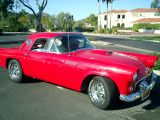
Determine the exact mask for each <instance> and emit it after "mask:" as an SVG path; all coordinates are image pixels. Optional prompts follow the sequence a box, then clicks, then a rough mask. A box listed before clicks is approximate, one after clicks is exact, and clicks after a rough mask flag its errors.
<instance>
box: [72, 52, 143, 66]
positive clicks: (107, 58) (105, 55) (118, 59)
mask: <svg viewBox="0 0 160 120" xmlns="http://www.w3.org/2000/svg"><path fill="white" fill-rule="evenodd" d="M75 55H76V56H77V57H81V58H86V59H90V60H97V61H103V62H110V63H116V64H124V65H130V66H135V67H137V66H139V65H141V64H142V63H141V62H140V61H139V60H138V59H136V58H135V57H132V56H128V55H125V54H120V53H117V52H112V51H106V50H84V51H81V52H76V54H75Z"/></svg>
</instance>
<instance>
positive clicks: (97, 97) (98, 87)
mask: <svg viewBox="0 0 160 120" xmlns="http://www.w3.org/2000/svg"><path fill="white" fill-rule="evenodd" d="M88 95H89V98H90V100H91V102H92V104H93V105H94V106H96V107H97V108H99V109H102V110H104V109H108V108H109V107H110V106H111V105H113V103H115V98H116V86H115V84H114V82H113V81H112V80H111V79H108V78H105V77H101V76H95V77H94V78H93V79H92V80H91V81H90V83H89V87H88Z"/></svg>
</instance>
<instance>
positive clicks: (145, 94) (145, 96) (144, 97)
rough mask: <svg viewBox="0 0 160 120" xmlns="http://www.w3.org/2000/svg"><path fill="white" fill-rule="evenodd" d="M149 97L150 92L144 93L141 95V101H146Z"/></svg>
mask: <svg viewBox="0 0 160 120" xmlns="http://www.w3.org/2000/svg"><path fill="white" fill-rule="evenodd" d="M149 95H150V90H147V91H144V92H143V93H142V100H144V99H146V98H147V97H148V96H149Z"/></svg>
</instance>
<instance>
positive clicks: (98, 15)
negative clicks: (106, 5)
mask: <svg viewBox="0 0 160 120" xmlns="http://www.w3.org/2000/svg"><path fill="white" fill-rule="evenodd" d="M100 14H101V13H100V5H99V0H98V16H99V21H100V26H98V27H100V28H101V16H100Z"/></svg>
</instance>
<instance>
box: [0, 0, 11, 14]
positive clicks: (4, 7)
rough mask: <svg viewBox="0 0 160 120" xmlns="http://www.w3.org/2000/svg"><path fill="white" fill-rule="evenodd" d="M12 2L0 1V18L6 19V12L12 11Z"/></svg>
mask: <svg viewBox="0 0 160 120" xmlns="http://www.w3.org/2000/svg"><path fill="white" fill-rule="evenodd" d="M13 4H14V0H0V11H1V17H2V16H3V17H7V13H8V10H12V8H13Z"/></svg>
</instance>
